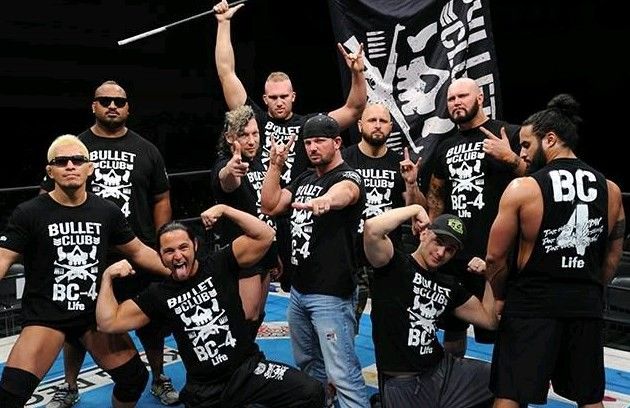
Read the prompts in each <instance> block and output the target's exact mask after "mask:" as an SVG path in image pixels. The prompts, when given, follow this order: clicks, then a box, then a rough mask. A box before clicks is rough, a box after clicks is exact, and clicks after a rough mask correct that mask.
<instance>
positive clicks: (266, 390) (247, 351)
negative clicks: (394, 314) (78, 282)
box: [96, 204, 324, 408]
mask: <svg viewBox="0 0 630 408" xmlns="http://www.w3.org/2000/svg"><path fill="white" fill-rule="evenodd" d="M221 218H229V219H230V220H231V221H232V222H234V223H235V224H237V225H238V226H239V228H240V229H241V230H242V231H243V235H241V236H239V237H238V238H236V239H235V240H234V241H233V242H232V243H231V245H229V246H227V247H225V248H223V249H221V250H219V251H217V252H214V253H213V254H212V255H210V256H209V257H198V256H197V254H198V249H199V248H198V241H197V239H196V237H195V236H194V235H193V233H192V231H191V229H190V228H188V227H186V226H185V225H183V224H181V223H179V222H171V223H168V224H166V225H164V226H163V227H162V228H161V229H160V231H158V241H159V252H160V256H161V257H162V263H163V264H164V265H165V266H166V267H167V268H168V269H170V271H171V277H170V279H168V280H165V281H163V282H160V283H154V284H152V285H151V286H149V288H147V289H145V290H144V291H142V292H141V293H140V294H139V295H138V296H137V297H136V298H134V299H130V300H127V301H125V302H123V303H121V304H118V302H117V301H116V298H115V297H114V294H113V292H112V287H111V286H112V279H113V278H119V277H124V276H127V275H129V274H133V269H132V267H131V265H130V264H129V263H128V262H126V261H120V262H118V263H116V264H114V265H112V266H111V267H110V268H108V269H107V270H106V271H105V273H104V274H103V282H102V284H101V290H100V292H99V295H98V300H97V306H96V320H97V323H98V328H99V330H101V331H104V332H106V333H124V332H127V331H128V330H133V329H138V328H139V327H141V326H143V325H146V324H148V323H149V322H150V321H155V322H157V323H158V324H162V325H167V326H171V327H172V328H173V335H174V337H175V341H176V342H177V348H178V350H179V353H180V355H181V357H182V361H183V363H184V367H185V368H186V385H185V386H184V388H183V390H182V392H181V401H182V403H183V404H184V406H185V407H186V408H209V407H225V408H237V407H244V406H250V404H264V405H265V406H268V407H286V408H288V407H303V408H320V407H322V406H323V404H324V390H323V387H322V385H321V384H319V383H318V382H317V381H316V380H314V379H312V378H309V377H308V376H307V375H306V374H304V373H302V372H300V371H299V370H297V369H295V368H293V367H290V366H288V365H286V364H283V363H278V362H274V361H268V360H266V359H265V356H264V355H263V353H262V352H261V351H260V350H259V349H258V346H257V345H256V343H255V342H254V339H252V337H251V336H250V333H249V330H248V328H247V325H246V324H245V315H244V313H243V305H242V304H241V300H240V297H239V289H238V284H237V279H238V278H237V276H238V273H237V271H238V270H239V269H242V268H248V267H251V266H253V265H255V264H256V263H257V262H259V261H260V259H262V257H263V255H264V254H265V253H266V252H267V250H268V249H269V247H270V246H271V244H272V242H273V237H274V230H273V228H271V227H270V226H269V225H267V224H266V223H264V222H263V221H261V220H258V219H257V218H256V217H254V216H253V215H250V214H247V213H244V212H242V211H239V210H236V209H234V208H231V207H229V206H226V205H223V204H219V205H215V206H213V207H211V208H209V209H208V210H206V211H204V212H203V213H202V214H201V220H202V222H203V224H204V226H205V227H206V228H211V227H212V226H214V225H215V224H216V222H217V220H219V219H221ZM121 280H123V281H124V279H121Z"/></svg>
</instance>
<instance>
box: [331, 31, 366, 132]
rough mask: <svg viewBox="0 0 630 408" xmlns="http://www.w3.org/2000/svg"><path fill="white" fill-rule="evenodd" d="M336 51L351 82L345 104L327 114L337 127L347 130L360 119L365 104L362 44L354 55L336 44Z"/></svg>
mask: <svg viewBox="0 0 630 408" xmlns="http://www.w3.org/2000/svg"><path fill="white" fill-rule="evenodd" d="M337 49H339V53H340V54H341V55H342V56H343V59H344V60H345V61H346V65H347V66H348V68H349V69H350V73H351V76H352V82H351V86H350V91H349V92H348V98H347V99H346V103H345V104H344V105H343V106H342V107H340V108H339V109H336V110H334V111H332V112H330V113H329V114H328V116H331V117H333V118H334V119H335V120H336V121H337V123H339V127H340V128H341V129H342V130H343V129H347V128H349V127H350V126H352V125H354V124H355V123H356V121H357V120H359V118H360V117H361V113H363V109H365V104H366V103H367V83H366V82H365V75H364V73H363V71H365V63H364V62H363V44H360V45H359V49H358V50H357V52H356V53H347V52H346V50H345V49H344V48H343V45H341V44H339V43H337Z"/></svg>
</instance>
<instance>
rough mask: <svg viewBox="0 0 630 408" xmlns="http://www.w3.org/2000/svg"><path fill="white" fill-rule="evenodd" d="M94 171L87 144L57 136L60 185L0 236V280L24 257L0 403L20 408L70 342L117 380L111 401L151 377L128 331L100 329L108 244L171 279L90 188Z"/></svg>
mask: <svg viewBox="0 0 630 408" xmlns="http://www.w3.org/2000/svg"><path fill="white" fill-rule="evenodd" d="M93 171H94V168H93V165H92V163H91V162H90V160H89V152H88V150H87V148H86V147H85V145H84V144H83V143H82V142H81V141H80V140H79V139H78V138H76V137H75V136H72V135H64V136H60V137H58V138H57V139H55V141H53V143H52V144H51V146H50V148H49V149H48V165H47V166H46V174H47V176H48V177H49V178H50V179H51V180H53V181H54V183H55V186H54V189H53V190H52V191H50V192H49V193H47V194H40V195H39V196H37V197H35V198H34V199H31V200H29V201H27V202H25V203H23V204H20V205H19V206H18V207H17V208H16V209H15V210H14V212H13V214H12V215H11V218H10V219H9V222H8V224H7V227H6V229H5V231H4V232H3V233H2V235H1V236H0V277H2V276H4V274H5V273H6V271H7V270H8V269H9V267H10V266H11V264H12V263H14V262H16V261H17V260H18V259H19V258H20V256H22V257H23V262H24V274H25V278H26V281H25V288H24V296H23V298H22V318H23V319H22V320H23V324H22V326H23V328H22V332H21V333H20V335H19V337H18V339H17V341H16V342H15V344H14V346H13V349H12V350H11V353H10V355H9V358H8V360H7V362H6V365H5V368H4V371H3V373H2V380H1V381H0V406H2V407H3V408H13V407H23V406H24V405H25V404H26V402H27V401H28V399H29V398H30V396H31V394H32V393H33V391H34V390H35V388H36V387H37V385H38V384H39V382H40V380H41V379H42V378H43V377H44V375H45V374H46V372H47V371H48V370H49V369H50V367H51V365H52V364H53V362H54V360H55V359H56V358H57V355H58V354H59V351H60V350H61V348H62V346H63V344H64V342H65V341H68V342H77V343H79V344H81V345H82V346H83V347H85V348H86V349H87V350H88V351H89V352H90V354H91V355H92V356H93V357H94V361H96V362H97V364H98V365H99V366H100V367H101V368H103V369H104V370H105V371H106V372H107V373H108V374H109V375H110V376H111V377H112V379H113V380H114V383H115V385H114V391H113V395H112V404H113V406H114V407H116V408H118V407H130V406H133V405H135V403H136V402H137V401H138V399H139V398H140V396H141V395H142V392H143V391H144V388H145V386H146V383H147V379H148V373H147V370H146V368H145V367H144V364H143V363H142V361H141V360H140V357H139V355H138V352H137V351H136V349H135V347H134V345H133V342H132V340H131V338H130V337H129V335H128V334H126V333H122V334H116V335H112V334H105V333H102V332H99V331H97V330H96V326H95V316H94V311H95V306H96V297H97V294H98V290H99V285H100V283H101V272H102V271H103V270H104V269H105V266H106V261H107V252H108V249H109V247H110V246H114V247H115V248H117V249H118V250H119V251H120V252H121V253H122V254H123V255H125V256H127V257H129V259H130V260H131V261H132V262H134V263H135V264H137V265H140V266H142V267H143V268H145V269H146V270H148V271H151V272H152V273H156V274H161V275H168V270H166V269H165V268H164V266H163V265H162V264H161V262H160V259H159V257H158V256H157V254H156V252H155V251H154V250H153V249H151V248H149V247H148V246H146V245H145V244H143V243H142V242H141V241H140V240H139V239H138V238H136V237H135V235H134V233H133V231H132V230H131V228H130V226H129V224H128V222H127V220H126V219H125V217H124V216H123V214H122V213H121V212H120V210H119V209H118V208H117V207H116V205H114V204H112V203H111V202H109V201H107V200H104V199H103V198H101V197H98V196H96V195H94V194H92V193H88V192H87V190H86V180H87V178H88V177H89V176H90V175H91V174H92V172H93Z"/></svg>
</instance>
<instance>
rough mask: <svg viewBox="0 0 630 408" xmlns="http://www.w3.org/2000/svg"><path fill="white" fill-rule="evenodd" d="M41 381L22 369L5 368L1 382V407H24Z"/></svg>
mask: <svg viewBox="0 0 630 408" xmlns="http://www.w3.org/2000/svg"><path fill="white" fill-rule="evenodd" d="M39 381H40V379H39V378H37V376H36V375H34V374H32V373H29V372H28V371H25V370H22V369H21V368H15V367H4V371H3V372H2V380H0V388H1V389H0V402H1V403H2V404H0V406H2V407H13V406H15V407H23V406H24V405H26V403H27V402H28V399H29V398H31V395H33V392H34V391H35V388H37V385H38V384H39ZM11 404H13V405H11Z"/></svg>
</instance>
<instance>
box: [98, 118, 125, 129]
mask: <svg viewBox="0 0 630 408" xmlns="http://www.w3.org/2000/svg"><path fill="white" fill-rule="evenodd" d="M96 121H97V122H98V124H99V125H100V126H102V127H104V128H106V129H109V130H116V129H120V128H122V127H123V126H125V123H126V120H125V118H122V117H120V116H118V117H116V118H111V119H110V118H108V117H105V118H99V117H97V118H96Z"/></svg>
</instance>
